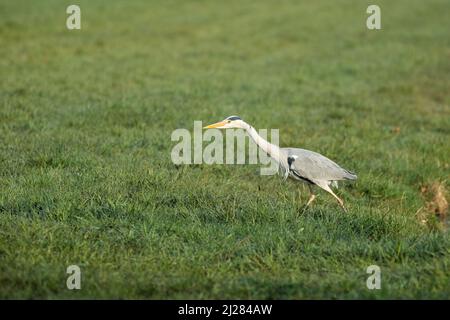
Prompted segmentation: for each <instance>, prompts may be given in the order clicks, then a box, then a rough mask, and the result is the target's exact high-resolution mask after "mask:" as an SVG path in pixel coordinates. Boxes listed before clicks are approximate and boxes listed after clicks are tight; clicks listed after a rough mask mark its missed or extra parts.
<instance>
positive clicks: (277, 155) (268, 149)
mask: <svg viewBox="0 0 450 320" xmlns="http://www.w3.org/2000/svg"><path fill="white" fill-rule="evenodd" d="M245 130H247V133H248V135H249V136H250V137H251V138H252V139H253V141H255V143H256V144H257V145H258V146H259V147H260V148H261V149H262V150H263V151H264V152H265V153H267V154H268V155H269V156H270V157H272V158H273V159H274V160H275V161H277V162H278V163H279V164H281V165H285V163H284V162H286V161H284V158H283V157H282V155H283V154H282V151H281V150H280V148H279V147H278V146H277V145H274V144H273V143H270V142H269V141H267V140H265V139H264V138H263V137H261V136H260V135H259V134H258V132H257V131H256V130H255V128H253V127H252V126H251V125H249V124H248V123H246V126H245Z"/></svg>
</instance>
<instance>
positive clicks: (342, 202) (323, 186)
mask: <svg viewBox="0 0 450 320" xmlns="http://www.w3.org/2000/svg"><path fill="white" fill-rule="evenodd" d="M320 187H321V188H322V189H324V190H325V191H327V192H329V193H330V194H331V195H332V196H333V197H334V198H335V199H336V200H337V201H338V203H339V205H340V206H341V208H342V209H343V210H344V211H345V212H347V209H346V208H345V206H344V201H342V199H341V198H339V197H338V196H337V195H336V194H334V192H333V190H331V188H330V186H329V185H328V184H321V185H320Z"/></svg>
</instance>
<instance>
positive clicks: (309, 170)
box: [280, 148, 357, 210]
mask: <svg viewBox="0 0 450 320" xmlns="http://www.w3.org/2000/svg"><path fill="white" fill-rule="evenodd" d="M280 150H281V152H282V153H283V155H282V157H285V158H286V159H287V162H286V163H282V162H281V163H280V165H281V166H282V167H286V168H284V169H285V170H286V177H287V176H289V177H291V178H293V179H295V180H300V181H303V182H306V183H308V185H309V187H310V192H311V197H310V200H309V201H308V204H309V203H311V202H312V201H313V200H314V198H315V195H314V193H313V191H312V188H311V186H312V185H316V186H318V187H320V188H322V189H324V190H325V191H327V192H329V193H330V194H331V195H332V196H333V197H335V198H336V200H338V202H339V204H340V205H341V206H342V208H344V210H345V207H344V204H343V201H342V200H341V199H340V198H339V197H338V196H336V194H334V192H333V191H332V190H331V188H330V187H331V186H333V187H336V188H337V187H338V181H342V180H356V179H357V175H356V174H355V173H353V172H351V171H348V170H347V169H344V168H342V167H341V166H339V165H338V164H337V163H335V162H334V161H332V160H330V159H328V158H327V157H325V156H323V155H321V154H320V153H317V152H314V151H310V150H305V149H299V148H280ZM286 164H287V165H286Z"/></svg>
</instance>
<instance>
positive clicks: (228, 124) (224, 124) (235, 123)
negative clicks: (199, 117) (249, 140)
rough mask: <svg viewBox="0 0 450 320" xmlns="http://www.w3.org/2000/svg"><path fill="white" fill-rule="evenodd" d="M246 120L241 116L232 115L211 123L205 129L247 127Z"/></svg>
mask: <svg viewBox="0 0 450 320" xmlns="http://www.w3.org/2000/svg"><path fill="white" fill-rule="evenodd" d="M244 125H245V122H244V121H242V119H241V118H239V117H238V116H230V117H228V118H226V119H224V120H222V121H220V122H216V123H213V124H210V125H209V126H206V127H203V129H213V128H217V129H232V128H241V129H244V128H245V126H244Z"/></svg>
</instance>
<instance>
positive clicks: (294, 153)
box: [205, 116, 357, 210]
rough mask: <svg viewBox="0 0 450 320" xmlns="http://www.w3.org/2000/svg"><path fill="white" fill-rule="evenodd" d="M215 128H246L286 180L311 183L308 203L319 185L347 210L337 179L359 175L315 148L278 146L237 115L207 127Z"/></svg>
mask: <svg viewBox="0 0 450 320" xmlns="http://www.w3.org/2000/svg"><path fill="white" fill-rule="evenodd" d="M213 128H221V129H231V128H239V129H244V130H246V131H247V133H248V134H249V136H250V137H251V138H252V139H253V141H254V142H255V143H256V144H257V145H258V146H259V147H260V148H261V149H262V150H263V151H264V152H266V153H267V154H268V155H270V156H271V157H272V158H273V159H274V160H275V161H276V162H278V163H279V165H280V166H279V168H280V169H283V170H284V177H285V179H287V178H288V177H291V178H292V179H295V180H298V181H303V182H306V183H307V184H308V186H309V191H310V198H309V200H308V202H307V204H306V205H307V206H308V205H310V204H311V203H312V202H313V201H314V199H315V198H316V195H315V194H314V191H313V189H312V186H318V187H320V188H321V189H323V190H325V191H327V192H328V193H330V194H331V195H332V196H333V197H334V198H335V199H336V200H337V201H338V202H339V205H340V206H341V207H342V208H343V209H344V210H345V207H344V202H343V201H342V200H341V199H340V198H339V197H338V196H337V195H336V194H334V192H333V190H331V187H332V186H333V187H337V183H338V181H342V180H356V178H357V176H356V174H354V173H353V172H350V171H348V170H346V169H344V168H342V167H341V166H339V165H338V164H337V163H335V162H334V161H332V160H330V159H328V158H327V157H325V156H323V155H321V154H319V153H317V152H314V151H309V150H305V149H299V148H279V147H278V146H276V145H273V144H271V143H269V142H268V141H267V140H265V139H264V138H262V137H261V136H260V135H259V134H258V133H257V132H256V130H255V129H254V128H253V127H252V126H251V125H249V124H248V123H246V122H245V121H244V120H242V119H241V118H240V117H238V116H230V117H228V118H225V119H224V120H222V121H220V122H217V123H213V124H210V125H208V126H206V127H205V129H213Z"/></svg>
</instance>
